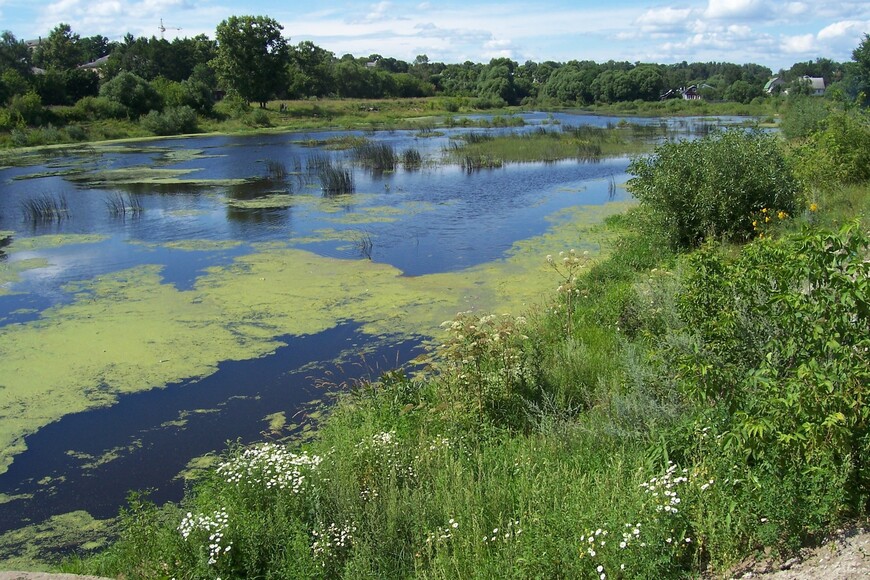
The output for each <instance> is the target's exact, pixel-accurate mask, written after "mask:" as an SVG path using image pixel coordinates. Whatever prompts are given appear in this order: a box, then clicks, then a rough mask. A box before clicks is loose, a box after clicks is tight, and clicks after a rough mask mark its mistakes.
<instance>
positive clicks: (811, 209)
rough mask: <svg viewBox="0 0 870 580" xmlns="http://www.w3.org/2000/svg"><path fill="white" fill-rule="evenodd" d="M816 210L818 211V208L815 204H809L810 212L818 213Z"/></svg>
mask: <svg viewBox="0 0 870 580" xmlns="http://www.w3.org/2000/svg"><path fill="white" fill-rule="evenodd" d="M818 210H819V206H818V205H816V204H815V203H811V204H810V211H813V212H815V211H818Z"/></svg>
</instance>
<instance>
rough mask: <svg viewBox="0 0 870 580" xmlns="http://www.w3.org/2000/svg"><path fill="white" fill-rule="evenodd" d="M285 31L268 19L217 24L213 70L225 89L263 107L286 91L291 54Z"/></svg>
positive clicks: (250, 18)
mask: <svg viewBox="0 0 870 580" xmlns="http://www.w3.org/2000/svg"><path fill="white" fill-rule="evenodd" d="M283 28H284V27H283V26H281V25H280V24H278V22H277V21H275V20H273V19H271V18H267V17H265V16H231V17H230V18H228V19H226V20H224V21H223V22H221V23H220V24H218V27H217V31H216V36H217V41H218V48H217V56H216V57H215V60H214V67H215V71H216V72H217V75H218V78H219V79H220V81H221V83H222V84H223V86H225V87H226V88H227V89H229V90H230V91H233V92H235V93H236V94H238V95H239V96H241V97H242V98H243V99H244V100H245V101H247V102H257V103H260V106H261V107H265V103H266V101H268V100H269V99H270V98H272V97H273V96H275V95H276V94H277V93H279V92H281V91H283V90H285V89H286V87H287V85H288V83H287V65H288V63H289V52H288V48H287V41H286V39H285V38H284V37H283V36H281V31H282V30H283Z"/></svg>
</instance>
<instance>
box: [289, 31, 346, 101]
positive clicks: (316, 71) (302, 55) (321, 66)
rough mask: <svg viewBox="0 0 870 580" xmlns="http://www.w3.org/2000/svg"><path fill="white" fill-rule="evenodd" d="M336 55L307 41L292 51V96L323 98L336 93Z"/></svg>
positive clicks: (292, 48)
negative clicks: (334, 63) (334, 62)
mask: <svg viewBox="0 0 870 580" xmlns="http://www.w3.org/2000/svg"><path fill="white" fill-rule="evenodd" d="M333 61H335V55H334V54H332V53H331V52H329V51H328V50H324V49H322V48H320V47H319V46H317V45H316V44H314V43H313V42H311V41H309V40H306V41H304V42H300V43H299V44H298V45H296V46H294V47H291V49H290V91H289V92H290V94H291V95H293V96H294V97H322V96H324V95H328V94H329V93H331V92H333V91H335V79H334V73H333V70H332V68H333V67H332V63H333Z"/></svg>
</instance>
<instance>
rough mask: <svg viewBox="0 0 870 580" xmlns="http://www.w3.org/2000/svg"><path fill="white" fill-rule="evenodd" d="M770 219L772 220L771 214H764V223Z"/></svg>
mask: <svg viewBox="0 0 870 580" xmlns="http://www.w3.org/2000/svg"><path fill="white" fill-rule="evenodd" d="M769 221H770V216H769V215H766V216H764V223H767V222H769Z"/></svg>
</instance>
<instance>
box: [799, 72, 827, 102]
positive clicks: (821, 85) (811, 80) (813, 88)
mask: <svg viewBox="0 0 870 580" xmlns="http://www.w3.org/2000/svg"><path fill="white" fill-rule="evenodd" d="M801 82H803V83H808V84H809V85H810V94H811V95H813V96H814V97H821V96H824V94H825V79H823V78H821V77H808V76H807V75H804V76H802V77H801Z"/></svg>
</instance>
